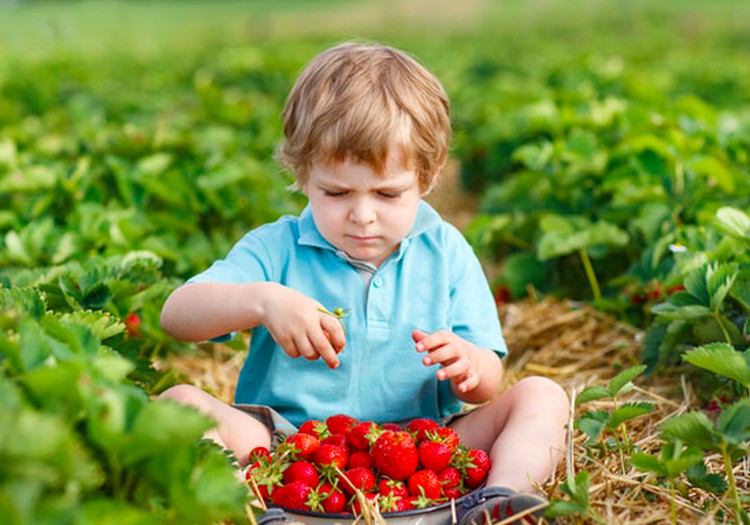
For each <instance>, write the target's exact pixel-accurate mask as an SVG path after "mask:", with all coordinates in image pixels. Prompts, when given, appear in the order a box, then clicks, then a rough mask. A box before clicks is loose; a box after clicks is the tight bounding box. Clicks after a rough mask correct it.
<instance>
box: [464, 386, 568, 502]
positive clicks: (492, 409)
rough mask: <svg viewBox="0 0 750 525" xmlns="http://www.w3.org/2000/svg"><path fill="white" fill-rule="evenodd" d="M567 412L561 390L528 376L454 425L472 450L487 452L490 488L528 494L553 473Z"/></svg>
mask: <svg viewBox="0 0 750 525" xmlns="http://www.w3.org/2000/svg"><path fill="white" fill-rule="evenodd" d="M569 409H570V407H569V404H568V397H567V395H566V394H565V392H564V391H563V390H562V388H560V386H558V385H557V384H556V383H554V382H553V381H550V380H548V379H545V378H542V377H528V378H526V379H523V380H521V381H519V382H518V383H516V384H515V385H513V386H512V387H511V388H509V389H508V390H506V391H505V392H503V393H502V394H501V395H500V396H498V397H496V398H495V399H493V400H492V401H490V402H489V403H487V404H486V405H484V406H482V407H481V408H479V409H477V410H475V411H474V412H472V413H470V414H467V415H466V416H464V417H462V418H460V419H458V420H457V421H456V422H455V423H453V424H452V425H451V426H452V427H453V429H454V430H455V431H456V432H457V433H458V435H459V437H460V438H461V441H463V442H464V443H465V444H466V445H467V446H468V447H470V448H481V449H484V450H486V451H488V453H489V455H490V460H491V462H492V467H491V468H490V472H489V473H488V475H487V485H488V486H496V487H508V488H511V489H513V490H515V491H518V492H525V491H529V490H530V489H532V488H533V484H534V483H542V482H544V481H546V480H548V479H549V478H550V477H551V476H552V475H553V474H554V472H555V468H556V466H557V463H558V462H559V460H560V458H561V457H562V454H563V452H564V448H565V435H566V433H565V426H566V424H567V422H568V414H569Z"/></svg>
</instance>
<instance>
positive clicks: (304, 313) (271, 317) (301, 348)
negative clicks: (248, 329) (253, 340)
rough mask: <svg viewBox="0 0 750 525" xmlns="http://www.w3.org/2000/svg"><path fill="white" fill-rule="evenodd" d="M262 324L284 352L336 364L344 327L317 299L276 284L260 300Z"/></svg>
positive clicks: (343, 341)
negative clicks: (272, 291) (271, 292)
mask: <svg viewBox="0 0 750 525" xmlns="http://www.w3.org/2000/svg"><path fill="white" fill-rule="evenodd" d="M263 324H264V325H265V327H266V328H267V329H268V331H269V332H270V333H271V336H272V337H273V339H274V341H276V343H277V344H278V345H279V346H281V348H282V349H283V350H284V352H285V353H286V354H287V355H288V356H290V357H300V356H302V357H304V358H305V359H309V360H311V361H313V360H315V359H318V358H323V361H325V362H326V363H327V364H328V366H329V367H331V368H336V367H337V366H339V359H338V353H339V352H341V351H342V350H343V349H344V345H345V344H346V336H345V334H344V329H343V326H342V324H341V322H340V321H339V320H338V319H337V318H336V317H335V316H332V315H330V314H329V313H327V312H326V310H325V308H324V307H323V305H321V304H320V303H319V302H317V301H315V300H313V299H311V298H309V297H307V296H306V295H303V294H301V293H299V292H297V291H295V290H292V289H291V288H287V287H286V286H280V287H278V288H276V289H275V290H274V293H273V294H269V297H268V298H267V300H266V301H265V302H264V307H263Z"/></svg>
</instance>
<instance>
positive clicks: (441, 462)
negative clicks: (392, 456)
mask: <svg viewBox="0 0 750 525" xmlns="http://www.w3.org/2000/svg"><path fill="white" fill-rule="evenodd" d="M418 450H419V461H420V462H421V463H422V466H423V467H424V468H426V469H430V470H434V471H435V472H440V471H441V470H443V469H445V468H446V467H447V466H448V465H449V464H450V462H451V456H453V449H451V447H450V446H449V445H448V444H446V443H440V442H439V441H430V440H429V438H428V439H425V440H423V441H422V442H421V443H420V444H419V448H418Z"/></svg>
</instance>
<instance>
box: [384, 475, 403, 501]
mask: <svg viewBox="0 0 750 525" xmlns="http://www.w3.org/2000/svg"><path fill="white" fill-rule="evenodd" d="M378 491H379V492H380V494H382V495H384V496H387V495H389V494H393V495H394V496H396V497H400V498H404V499H406V498H407V497H408V496H409V489H407V488H406V484H405V483H404V482H403V481H396V480H393V479H381V480H380V481H379V482H378Z"/></svg>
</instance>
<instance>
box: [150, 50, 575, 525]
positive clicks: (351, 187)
mask: <svg viewBox="0 0 750 525" xmlns="http://www.w3.org/2000/svg"><path fill="white" fill-rule="evenodd" d="M283 120H284V136H285V139H286V140H285V143H284V145H283V147H282V149H281V150H280V153H279V159H280V161H281V163H282V164H283V165H284V166H285V167H287V168H288V169H289V170H290V171H291V173H292V174H293V175H294V177H295V180H296V182H295V185H294V186H295V187H296V188H297V189H299V190H301V191H302V192H303V193H304V194H305V195H306V196H307V198H308V200H309V204H308V206H307V207H306V208H305V210H304V211H303V212H302V213H301V215H300V216H299V217H292V216H285V217H282V218H280V219H279V220H278V221H276V222H274V223H272V224H267V225H264V226H262V227H260V228H258V229H256V230H253V231H251V232H249V233H248V234H246V235H245V236H244V237H243V238H242V239H241V240H240V241H239V242H238V243H237V244H236V245H235V246H234V248H233V249H232V250H231V251H230V252H229V254H228V255H227V257H226V258H225V259H223V260H219V261H216V262H215V263H214V264H213V265H212V266H211V267H210V268H208V269H207V270H206V271H204V272H203V273H201V274H199V275H197V276H195V277H193V278H192V279H190V280H189V281H188V283H186V284H185V285H184V286H181V287H180V288H178V289H177V290H175V291H174V293H173V294H172V295H171V296H170V297H169V299H168V300H167V301H166V303H165V304H164V308H163V311H162V318H161V322H162V326H163V328H164V330H166V331H167V332H168V333H170V334H171V335H173V336H174V337H176V338H178V339H182V340H186V341H203V340H208V339H214V340H215V339H217V338H221V337H222V336H228V335H229V334H231V333H232V332H236V331H239V330H246V329H252V338H251V343H250V350H249V353H248V356H247V359H246V361H245V363H244V366H243V367H242V371H241V372H240V375H239V379H238V384H237V389H236V394H235V402H236V404H235V405H233V406H229V405H226V404H224V403H222V402H220V401H219V400H217V399H215V398H213V397H211V396H209V395H208V394H206V393H205V392H203V391H202V390H200V389H198V388H195V387H192V386H189V385H179V386H176V387H173V388H171V389H169V390H167V391H166V392H165V393H164V394H163V396H164V397H168V398H172V399H175V400H177V401H179V402H182V403H186V404H189V405H192V406H194V407H196V408H197V409H199V410H201V411H203V412H204V413H206V414H208V415H210V416H211V417H212V418H214V419H215V420H216V423H217V425H216V427H215V429H214V430H213V431H212V432H211V433H210V435H209V436H208V437H210V438H211V439H214V440H215V441H216V442H217V443H219V444H220V445H222V446H224V447H226V448H227V449H229V450H230V451H232V452H233V453H234V454H235V456H236V457H237V458H238V459H239V460H240V462H242V463H244V462H245V461H246V458H247V456H248V453H249V451H250V450H251V449H252V448H254V447H256V446H259V445H264V446H266V447H270V446H271V444H272V442H273V439H274V436H275V435H278V434H285V433H286V434H288V433H291V432H294V431H295V428H294V426H293V425H299V424H300V423H301V422H303V421H305V420H308V419H320V420H323V419H325V418H327V417H328V416H330V415H333V414H337V413H345V414H348V415H351V416H354V417H355V418H358V419H359V420H361V421H375V422H394V421H406V420H409V419H412V418H417V417H424V418H432V419H435V420H438V421H441V422H442V423H443V424H447V425H448V426H450V427H452V428H453V429H454V430H455V431H456V432H457V433H458V435H459V437H460V438H461V440H462V441H463V442H464V443H465V444H466V445H467V446H469V447H471V448H481V449H484V450H486V451H488V453H489V454H490V458H491V461H492V468H491V470H490V472H489V473H488V477H487V482H486V486H485V487H484V488H483V489H480V490H479V491H476V492H475V496H474V497H472V498H467V499H466V500H465V505H463V506H462V507H461V508H460V509H459V517H460V521H461V524H462V525H463V524H469V523H482V522H484V521H485V519H486V518H489V519H491V520H499V519H502V518H505V517H507V516H511V515H514V514H516V515H517V514H518V513H522V512H524V511H527V512H528V511H532V510H533V513H534V515H541V513H542V509H543V507H544V506H545V504H546V500H545V499H544V498H542V497H541V496H538V495H536V494H534V493H533V486H534V484H536V483H541V482H543V481H545V480H546V479H548V478H549V477H550V475H551V474H552V473H553V472H554V469H555V465H556V463H557V461H558V460H559V458H560V456H561V453H562V451H563V448H564V442H565V426H566V423H567V418H568V410H569V406H568V400H567V397H566V395H565V393H564V391H563V390H562V389H561V388H560V387H559V386H557V385H556V384H555V383H553V382H552V381H549V380H547V379H543V378H540V377H531V378H526V379H523V380H521V381H519V382H517V383H516V384H515V385H513V386H512V387H510V388H509V389H507V390H506V391H504V392H502V393H500V392H499V387H500V382H501V378H502V374H503V366H502V361H501V358H502V357H503V356H504V355H505V354H506V347H505V343H504V341H503V337H502V333H501V330H500V323H499V321H498V315H497V310H496V307H495V303H494V300H493V297H492V295H491V292H490V289H489V286H488V284H487V281H486V277H485V275H484V273H483V271H482V268H481V266H480V264H479V262H478V260H477V258H476V256H475V255H474V253H473V251H472V249H471V247H470V245H469V244H468V243H467V242H466V241H465V239H464V237H463V236H462V235H461V233H460V232H459V231H458V230H457V229H456V228H454V227H452V226H451V225H449V224H447V223H446V222H444V221H443V220H442V219H441V218H440V217H439V215H438V214H437V213H436V212H435V211H434V210H433V209H432V208H431V207H430V206H429V205H428V204H427V203H425V202H424V201H423V200H422V197H423V196H425V195H426V194H427V193H428V192H429V191H430V190H431V189H432V188H433V186H434V185H435V183H436V181H437V178H438V175H439V173H440V171H441V169H442V167H443V165H444V163H445V160H446V157H447V154H448V148H449V141H450V107H449V102H448V99H447V97H446V95H445V92H444V90H443V88H442V86H441V85H440V83H439V82H438V81H437V80H436V79H435V77H434V76H433V75H432V74H431V73H429V72H428V71H427V70H426V69H425V68H424V67H423V66H422V65H420V64H419V63H418V62H416V61H415V60H414V59H413V58H411V57H410V56H408V55H407V54H405V53H403V52H401V51H398V50H395V49H393V48H390V47H387V46H381V45H363V44H356V43H346V44H342V45H339V46H336V47H333V48H331V49H329V50H327V51H325V52H323V53H322V54H320V55H319V56H318V57H316V58H315V59H314V60H312V62H310V63H309V64H308V65H307V67H306V68H305V70H304V71H303V72H302V74H301V75H300V77H299V78H298V80H297V82H296V84H295V86H294V87H293V89H292V91H291V93H290V94H289V98H288V100H287V102H286V106H285V109H284V112H283ZM337 308H341V309H343V310H344V311H347V312H348V316H347V317H345V318H344V319H342V320H339V319H338V318H336V317H335V316H334V315H331V314H330V312H333V311H334V310H335V309H337ZM342 321H343V322H342ZM464 403H471V404H479V405H481V406H480V407H479V408H476V409H474V410H466V411H462V407H463V404H464ZM449 416H450V417H449ZM443 418H445V419H443ZM532 507H533V508H534V509H536V510H534V509H532Z"/></svg>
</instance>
